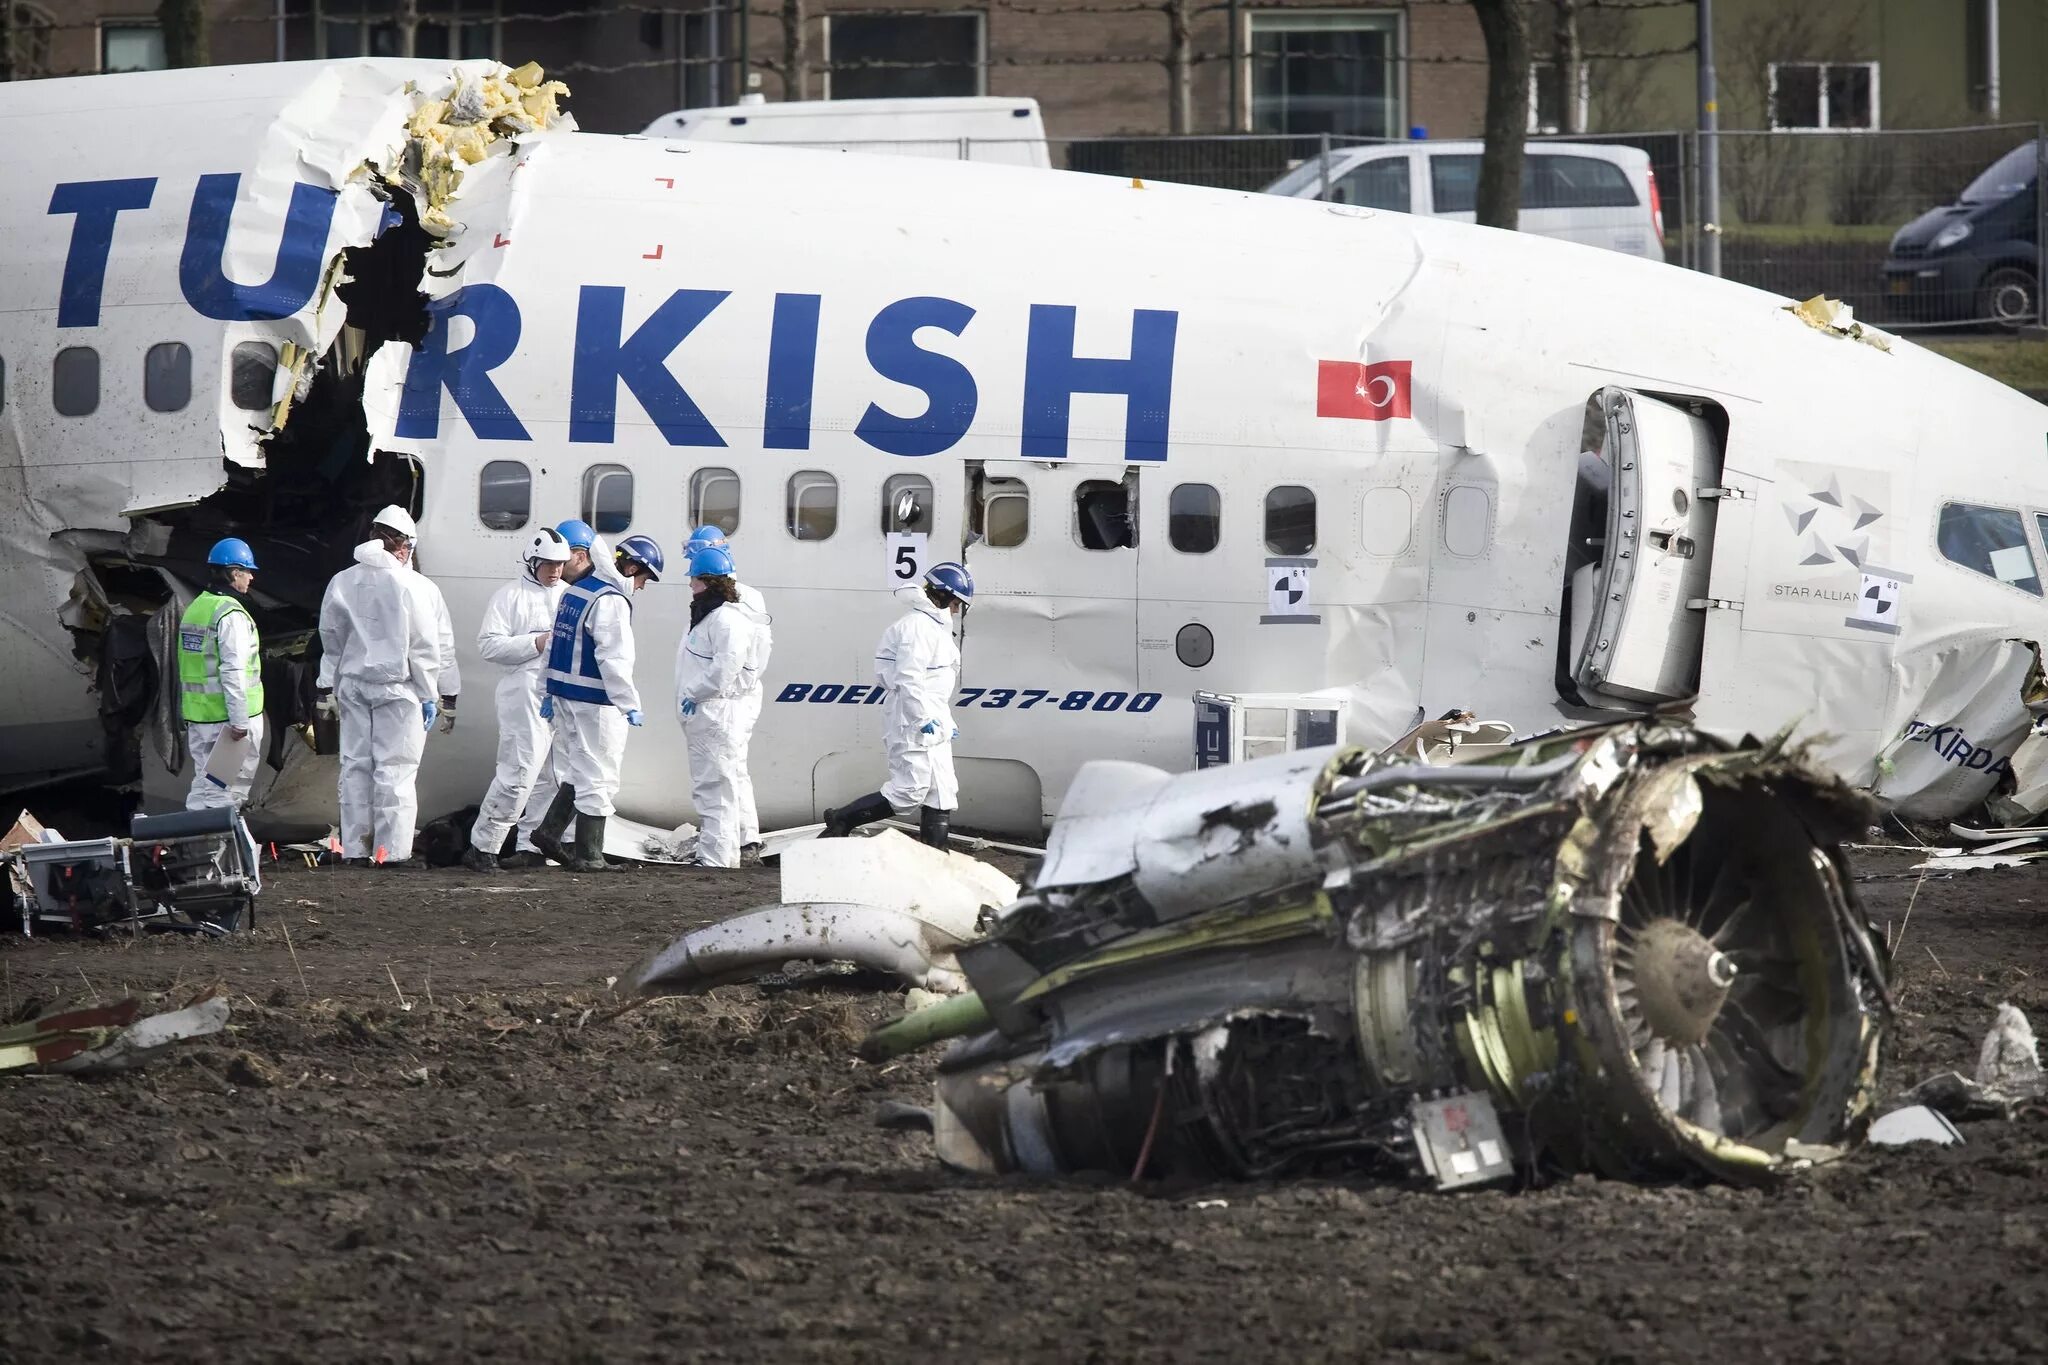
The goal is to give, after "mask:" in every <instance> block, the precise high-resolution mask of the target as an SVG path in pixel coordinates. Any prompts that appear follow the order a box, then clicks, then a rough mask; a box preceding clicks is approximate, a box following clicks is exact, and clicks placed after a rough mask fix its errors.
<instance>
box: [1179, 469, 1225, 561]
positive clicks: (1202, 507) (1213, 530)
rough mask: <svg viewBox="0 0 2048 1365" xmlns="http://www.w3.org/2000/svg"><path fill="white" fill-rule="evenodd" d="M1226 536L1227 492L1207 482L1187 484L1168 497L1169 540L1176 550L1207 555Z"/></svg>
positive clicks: (1181, 485) (1180, 486)
mask: <svg viewBox="0 0 2048 1365" xmlns="http://www.w3.org/2000/svg"><path fill="white" fill-rule="evenodd" d="M1222 538H1223V495H1222V494H1221V493H1218V492H1217V491H1216V490H1215V489H1214V488H1211V487H1210V486H1209V485H1208V484H1206V483H1184V484H1180V485H1179V486H1177V487H1176V488H1175V489H1174V490H1173V492H1172V493H1171V494H1170V495H1169V496H1168V497H1167V500H1166V539H1167V540H1168V541H1169V542H1170V543H1171V544H1172V545H1173V548H1174V549H1176V550H1180V551H1183V552H1185V553H1187V554H1191V555H1205V554H1207V553H1209V551H1211V550H1213V549H1215V548H1216V544H1217V542H1218V541H1220V540H1221V539H1222Z"/></svg>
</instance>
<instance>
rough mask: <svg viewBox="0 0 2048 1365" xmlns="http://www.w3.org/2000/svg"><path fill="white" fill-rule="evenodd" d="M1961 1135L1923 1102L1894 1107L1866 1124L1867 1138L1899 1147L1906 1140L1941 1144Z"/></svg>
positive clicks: (1952, 1143) (1953, 1142)
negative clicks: (1868, 1131)
mask: <svg viewBox="0 0 2048 1365" xmlns="http://www.w3.org/2000/svg"><path fill="white" fill-rule="evenodd" d="M1962 1140H1963V1135H1962V1134H1961V1133H1960V1132H1957V1131H1956V1126H1955V1125H1954V1124H1953V1123H1950V1122H1949V1121H1948V1120H1947V1119H1946V1118H1944V1117H1943V1116H1942V1114H1941V1113H1940V1111H1938V1110H1934V1109H1929V1108H1928V1107H1927V1106H1926V1105H1924V1104H1909V1105H1907V1106H1906V1107H1905V1108H1903V1109H1894V1110H1892V1112H1891V1113H1889V1114H1886V1115H1885V1116H1884V1117H1883V1118H1881V1119H1879V1120H1878V1121H1877V1122H1875V1123H1873V1124H1871V1125H1870V1141H1871V1142H1873V1143H1875V1144H1877V1145H1878V1146H1880V1147H1903V1146H1905V1145H1906V1144H1907V1143H1909V1142H1932V1143H1935V1144H1937V1145H1938V1146H1942V1147H1949V1146H1953V1145H1954V1144H1956V1143H1958V1142H1961V1141H1962Z"/></svg>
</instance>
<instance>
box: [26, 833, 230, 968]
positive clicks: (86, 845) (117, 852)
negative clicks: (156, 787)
mask: <svg viewBox="0 0 2048 1365" xmlns="http://www.w3.org/2000/svg"><path fill="white" fill-rule="evenodd" d="M31 819H32V817H29V816H24V817H23V822H27V821H30V820H31ZM38 828H40V827H38ZM22 829H23V823H17V824H16V826H15V831H17V832H18V831H21V830H22ZM53 833H54V831H48V830H45V831H42V832H41V837H40V838H39V839H38V840H36V841H34V842H22V843H18V844H16V845H15V846H13V847H12V849H11V851H7V852H5V853H4V854H0V859H4V861H5V863H6V865H7V868H8V874H9V875H8V878H7V880H8V883H9V886H10V890H9V898H10V899H11V900H12V901H13V903H14V909H15V911H16V913H17V914H18V915H19V916H20V922H21V932H22V933H23V934H28V935H33V934H34V933H36V932H37V931H38V930H44V931H48V930H56V931H58V932H62V933H101V932H106V931H109V930H114V929H128V930H172V931H178V932H182V933H197V934H208V935H213V936H220V935H225V934H230V933H233V932H234V931H236V930H237V929H242V928H245V927H247V926H248V925H249V924H252V923H253V922H254V920H255V915H256V897H257V896H258V895H259V894H260V893H261V892H262V890H263V873H262V868H261V864H260V863H259V861H258V859H257V856H256V845H255V842H254V841H253V840H252V839H251V838H250V837H249V830H248V827H247V826H246V825H244V824H243V823H242V817H241V813H240V812H239V811H236V810H234V809H232V808H226V807H222V808H217V809H210V810H195V811H177V812H174V813H173V814H170V815H138V816H136V817H134V819H133V820H131V821H130V822H129V837H128V838H125V839H118V838H104V839H60V838H51V837H50V836H51V835H52V834H53ZM11 837H12V834H10V838H11Z"/></svg>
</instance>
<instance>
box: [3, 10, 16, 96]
mask: <svg viewBox="0 0 2048 1365" xmlns="http://www.w3.org/2000/svg"><path fill="white" fill-rule="evenodd" d="M13 79H14V0H0V81H11V80H13Z"/></svg>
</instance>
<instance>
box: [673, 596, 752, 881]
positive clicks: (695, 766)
mask: <svg viewBox="0 0 2048 1365" xmlns="http://www.w3.org/2000/svg"><path fill="white" fill-rule="evenodd" d="M754 641H755V628H754V616H753V613H752V612H750V611H749V610H748V609H747V608H746V606H745V604H744V603H740V602H727V603H725V604H724V605H723V606H720V607H716V608H714V609H713V610H712V611H711V612H709V613H708V614H707V615H706V616H705V617H704V619H703V620H701V621H699V622H698V623H697V624H696V625H694V626H692V627H690V633H689V634H688V635H686V636H684V637H683V643H682V646H681V647H680V648H678V649H677V650H676V704H677V707H678V715H679V718H680V719H681V720H682V723H683V741H684V743H685V744H686V745H687V746H688V748H689V751H690V804H691V805H692V806H694V807H696V810H697V861H698V862H700V863H704V864H706V865H708V866H711V867H738V866H739V865H740V843H741V839H740V825H741V807H740V791H741V789H742V788H743V787H745V786H746V785H747V750H746V737H745V735H744V734H742V733H741V724H742V722H743V720H744V715H743V712H742V710H741V707H742V705H743V701H744V698H745V695H746V691H747V665H748V664H749V663H750V662H751V661H752V660H753V657H754ZM754 690H755V691H756V692H757V693H758V692H759V690H760V684H759V680H758V675H756V681H755V688H754ZM684 698H688V699H689V700H691V701H694V702H696V703H697V711H696V714H695V715H690V716H683V715H680V707H681V705H682V702H683V699H684Z"/></svg>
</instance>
